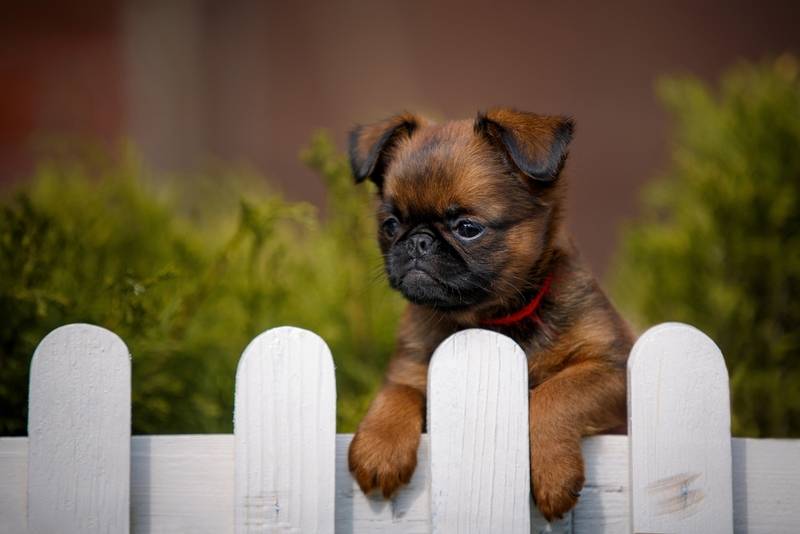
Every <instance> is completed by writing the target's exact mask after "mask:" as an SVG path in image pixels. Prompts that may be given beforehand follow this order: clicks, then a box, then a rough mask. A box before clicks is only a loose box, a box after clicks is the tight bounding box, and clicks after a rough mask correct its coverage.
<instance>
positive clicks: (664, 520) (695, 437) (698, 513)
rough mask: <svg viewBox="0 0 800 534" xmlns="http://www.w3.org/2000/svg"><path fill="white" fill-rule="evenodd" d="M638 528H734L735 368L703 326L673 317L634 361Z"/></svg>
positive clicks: (650, 335) (631, 413)
mask: <svg viewBox="0 0 800 534" xmlns="http://www.w3.org/2000/svg"><path fill="white" fill-rule="evenodd" d="M628 419H629V428H628V435H629V439H630V477H631V485H630V488H631V500H630V503H631V504H630V510H631V528H632V530H633V532H682V533H693V532H697V533H715V532H732V531H733V500H732V484H731V434H730V404H729V392H728V372H727V370H726V368H725V361H724V360H723V358H722V354H721V353H720V351H719V349H718V348H717V346H716V345H715V344H714V342H713V341H711V339H709V338H708V336H706V335H705V334H703V333H702V332H700V331H699V330H697V329H695V328H693V327H691V326H688V325H684V324H679V323H666V324H662V325H659V326H656V327H654V328H651V329H650V330H648V331H647V332H645V333H644V335H642V337H641V338H640V339H639V341H637V342H636V345H635V346H634V348H633V351H632V352H631V356H630V360H629V362H628Z"/></svg>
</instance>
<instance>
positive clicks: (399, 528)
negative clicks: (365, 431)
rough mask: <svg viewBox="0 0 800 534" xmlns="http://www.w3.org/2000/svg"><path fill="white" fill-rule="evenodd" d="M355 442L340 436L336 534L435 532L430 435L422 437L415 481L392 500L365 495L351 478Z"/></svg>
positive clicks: (422, 533)
mask: <svg viewBox="0 0 800 534" xmlns="http://www.w3.org/2000/svg"><path fill="white" fill-rule="evenodd" d="M352 439H353V435H352V434H339V435H338V436H336V532H341V533H361V532H380V533H381V534H428V533H429V532H430V531H431V506H430V473H429V471H428V458H429V454H430V449H429V443H428V435H427V434H423V435H422V440H421V441H420V444H419V450H418V451H417V469H416V470H415V471H414V475H413V476H412V477H411V481H410V482H409V483H408V485H407V486H404V487H403V488H402V489H401V490H400V491H398V492H397V493H396V494H395V495H394V497H392V499H390V500H386V499H384V498H383V497H382V496H380V495H371V496H369V497H367V496H365V495H364V492H362V491H361V488H359V487H358V483H357V482H356V481H355V480H354V479H353V477H352V475H350V470H349V469H348V466H347V451H348V449H349V448H350V441H351V440H352Z"/></svg>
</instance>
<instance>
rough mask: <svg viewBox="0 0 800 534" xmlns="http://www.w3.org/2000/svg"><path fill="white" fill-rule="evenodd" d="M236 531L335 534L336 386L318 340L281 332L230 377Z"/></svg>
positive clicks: (255, 346) (260, 342)
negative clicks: (233, 378)
mask: <svg viewBox="0 0 800 534" xmlns="http://www.w3.org/2000/svg"><path fill="white" fill-rule="evenodd" d="M234 435H235V442H236V453H235V483H234V493H235V522H234V524H235V530H236V532H238V533H243V532H248V533H251V532H252V533H256V532H321V533H326V532H333V528H334V496H335V471H334V464H335V457H336V384H335V380H334V371H333V359H332V358H331V353H330V350H328V346H327V345H326V344H325V342H324V341H322V339H321V338H320V337H319V336H317V335H316V334H314V333H312V332H309V331H307V330H302V329H299V328H292V327H281V328H274V329H272V330H268V331H266V332H264V333H263V334H261V335H260V336H258V337H257V338H255V339H254V340H253V341H252V342H251V343H250V345H248V346H247V348H246V349H245V351H244V354H243V355H242V358H241V360H240V361H239V366H238V368H237V370H236V394H235V408H234Z"/></svg>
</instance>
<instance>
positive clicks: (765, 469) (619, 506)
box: [0, 434, 800, 534]
mask: <svg viewBox="0 0 800 534" xmlns="http://www.w3.org/2000/svg"><path fill="white" fill-rule="evenodd" d="M352 437H353V436H352V435H351V434H339V435H338V436H336V532H340V533H351V532H352V533H359V534H360V533H370V532H380V533H397V534H404V533H409V534H422V533H427V532H430V531H431V527H430V507H429V504H428V503H429V499H430V489H429V484H428V480H429V479H428V473H427V471H426V469H424V468H422V469H421V468H418V469H417V471H416V472H415V473H414V476H413V477H412V479H411V483H410V484H409V485H408V486H406V487H405V488H404V489H402V490H401V491H400V492H399V493H398V495H397V496H396V497H395V498H394V499H392V500H391V501H384V500H382V499H379V498H376V499H367V498H365V497H364V495H363V494H362V493H361V490H360V489H358V486H357V485H356V484H355V482H353V479H352V477H351V476H350V473H349V472H348V470H347V461H346V459H347V449H348V447H349V446H350V440H351V439H352ZM233 442H234V440H233V435H232V434H224V435H223V434H216V435H214V434H211V435H186V436H134V437H133V439H132V442H131V453H132V457H131V530H132V532H134V533H137V534H145V533H147V534H152V533H162V534H184V533H187V532H191V533H193V534H225V533H229V532H233V449H234V444H233ZM732 447H733V459H734V464H733V466H734V468H733V480H734V490H733V501H734V521H735V522H734V530H735V532H749V533H754V534H760V533H763V534H796V533H797V532H799V531H800V528H798V527H800V461H798V459H800V440H777V439H740V438H733V440H732ZM583 454H584V461H585V463H586V484H585V485H584V488H583V491H582V492H581V498H580V501H578V506H577V507H576V508H575V510H574V512H573V514H572V515H573V520H572V525H573V529H574V530H573V532H574V533H575V534H594V533H619V534H625V533H630V532H631V530H630V528H629V518H628V467H627V466H628V438H627V437H626V436H595V437H592V438H587V439H585V440H583ZM27 458H28V438H0V533H2V534H19V533H21V532H24V531H25V527H24V525H25V506H26V499H25V497H26V496H25V492H26V470H27ZM428 458H429V457H428V435H427V434H424V435H423V436H422V442H421V443H420V449H419V455H418V459H419V466H420V467H423V466H425V465H427V464H428ZM550 531H551V532H557V530H556V529H555V528H551V530H550ZM531 532H548V531H547V530H546V529H545V527H543V526H539V527H536V528H534V527H533V525H532V529H531ZM567 532H569V531H567Z"/></svg>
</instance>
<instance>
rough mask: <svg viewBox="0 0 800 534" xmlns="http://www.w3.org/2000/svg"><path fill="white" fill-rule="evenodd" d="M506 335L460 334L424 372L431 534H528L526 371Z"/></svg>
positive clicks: (448, 341)
mask: <svg viewBox="0 0 800 534" xmlns="http://www.w3.org/2000/svg"><path fill="white" fill-rule="evenodd" d="M527 369H528V368H527V364H526V361H525V353H524V352H523V351H522V349H520V348H519V347H518V346H517V345H516V343H514V342H513V341H512V340H511V339H509V338H508V337H505V336H503V335H500V334H497V333H496V332H490V331H485V330H477V329H472V330H464V331H462V332H458V333H456V334H454V335H452V336H450V337H449V338H448V339H446V340H445V341H444V342H443V343H442V344H441V345H440V346H439V348H438V349H437V350H436V352H435V353H434V355H433V358H432V360H431V365H430V369H429V372H428V432H429V436H430V472H431V475H430V476H431V526H432V530H433V532H447V533H454V532H458V533H462V532H463V533H466V532H503V533H521V532H526V533H527V532H530V502H531V496H530V471H529V463H530V458H529V440H528V376H527V375H528V372H527Z"/></svg>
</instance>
